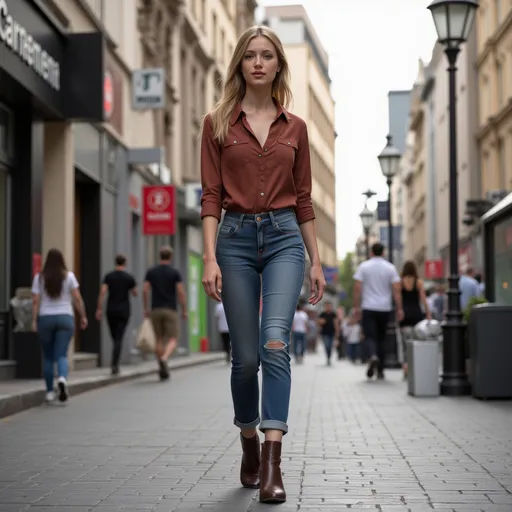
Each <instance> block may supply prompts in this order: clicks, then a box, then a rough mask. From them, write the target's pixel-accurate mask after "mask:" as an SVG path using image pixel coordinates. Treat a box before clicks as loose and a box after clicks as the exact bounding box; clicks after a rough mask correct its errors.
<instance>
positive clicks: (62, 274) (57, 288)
mask: <svg viewBox="0 0 512 512" xmlns="http://www.w3.org/2000/svg"><path fill="white" fill-rule="evenodd" d="M67 272H68V269H67V267H66V263H65V261H64V256H63V255H62V253H61V252H60V251H59V250H58V249H50V250H49V251H48V254H47V255H46V261H45V262H44V266H43V270H42V271H41V274H40V275H39V278H40V279H41V278H42V279H43V280H44V289H45V291H46V294H47V295H48V297H51V298H52V299H56V298H58V297H60V294H61V292H62V283H63V282H64V279H66V275H67Z"/></svg>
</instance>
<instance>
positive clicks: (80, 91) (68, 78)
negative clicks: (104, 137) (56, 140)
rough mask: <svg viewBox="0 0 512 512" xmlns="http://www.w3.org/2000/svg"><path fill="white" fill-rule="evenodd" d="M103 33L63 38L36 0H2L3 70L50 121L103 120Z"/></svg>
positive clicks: (0, 59) (0, 60)
mask: <svg viewBox="0 0 512 512" xmlns="http://www.w3.org/2000/svg"><path fill="white" fill-rule="evenodd" d="M103 47H104V38H103V36H102V34H101V33H99V32H93V33H87V34H62V33H60V32H59V31H58V30H57V29H56V28H55V27H54V26H53V25H52V24H51V23H50V22H49V20H48V19H47V18H46V16H45V15H44V13H43V12H41V11H40V10H39V9H38V7H37V5H36V4H35V3H34V2H31V1H30V0H0V68H1V69H3V70H5V71H6V72H7V74H8V75H10V76H11V77H12V78H13V79H14V80H16V82H18V83H19V84H21V85H22V86H23V87H24V88H25V89H27V90H28V91H29V92H30V93H31V94H32V95H33V96H34V97H36V98H37V99H38V100H39V102H40V103H42V104H43V105H44V106H45V107H47V109H49V110H50V113H49V115H50V117H55V118H65V119H73V120H87V121H103V75H104V64H103V55H104V52H103Z"/></svg>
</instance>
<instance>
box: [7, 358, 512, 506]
mask: <svg viewBox="0 0 512 512" xmlns="http://www.w3.org/2000/svg"><path fill="white" fill-rule="evenodd" d="M292 379H293V385H292V400H291V404H290V415H289V421H288V423H289V428H290V431H289V433H288V434H287V435H286V436H285V438H284V451H283V460H282V466H281V467H282V470H283V473H284V483H285V486H286V490H287V493H288V500H287V502H286V503H285V504H283V505H279V506H277V507H275V510H276V511H278V512H343V511H347V512H349V511H350V512H367V511H369V510H373V511H375V512H432V511H441V512H448V511H450V512H511V511H512V402H510V401H508V402H504V401H502V402H493V401H489V402H483V401H478V400H474V399H473V398H471V397H464V398H445V397H438V398H425V399H423V398H413V397H410V396H408V395H407V393H406V384H405V383H404V382H403V381H402V379H401V372H400V371H399V370H398V371H388V372H387V374H386V380H385V381H383V382H377V381H371V382H369V381H368V380H367V379H366V377H365V371H364V367H362V366H352V365H350V364H349V363H346V362H341V363H338V362H336V363H334V364H333V366H332V367H326V366H325V360H324V358H323V356H322V354H321V353H320V354H319V355H317V356H310V355H308V356H307V357H306V361H305V364H304V365H299V366H297V365H294V366H293V373H292ZM0 439H1V442H0V511H2V512H48V511H50V510H51V511H52V512H122V511H124V512H150V511H151V512H200V511H201V510H208V511H209V512H260V511H263V512H265V511H269V510H273V508H272V506H269V505H262V504H260V503H259V502H258V491H255V490H251V489H242V488H241V487H240V480H239V473H240V440H239V434H238V430H237V429H236V428H235V427H234V426H233V406H232V400H231V395H230V372H229V368H228V366H227V365H226V364H225V363H224V362H219V363H215V364H209V365H206V366H204V367H203V368H201V370H200V371H198V370H196V369H190V370H183V371H180V372H176V373H175V375H174V376H173V379H172V380H171V381H170V382H168V383H165V382H164V383H160V382H158V381H157V379H156V378H155V377H154V376H149V377H145V378H142V379H137V380H132V381H127V382H125V383H123V384H121V385H118V386H110V387H107V388H103V389H99V390H98V391H96V392H92V393H84V394H82V395H79V396H77V397H71V400H70V401H69V402H67V403H66V405H65V406H64V407H62V406H60V405H58V404H55V405H52V406H48V407H37V408H33V409H31V410H28V411H26V412H24V413H22V414H17V415H15V416H12V417H10V418H5V419H4V420H0ZM260 439H263V435H262V434H261V433H260Z"/></svg>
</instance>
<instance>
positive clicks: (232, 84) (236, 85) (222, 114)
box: [205, 26, 293, 142]
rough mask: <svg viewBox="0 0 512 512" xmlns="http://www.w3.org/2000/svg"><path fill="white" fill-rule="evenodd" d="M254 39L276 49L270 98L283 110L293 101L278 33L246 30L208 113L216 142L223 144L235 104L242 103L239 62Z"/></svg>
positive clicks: (256, 28) (243, 87)
mask: <svg viewBox="0 0 512 512" xmlns="http://www.w3.org/2000/svg"><path fill="white" fill-rule="evenodd" d="M255 37H266V38H267V39H268V40H269V41H270V42H271V43H272V44H273V45H274V47H275V49H276V52H277V60H278V62H279V67H280V71H279V72H278V73H277V75H276V77H275V79H274V82H273V84H272V97H273V98H275V99H276V100H277V101H278V102H279V103H280V104H281V105H282V106H283V107H284V108H286V109H287V108H288V107H289V106H290V104H291V102H292V99H293V96H292V90H291V87H290V67H289V66H288V60H287V59H286V54H285V53H284V48H283V43H282V42H281V40H280V39H279V37H278V36H277V34H276V33H275V32H274V31H273V30H272V29H270V28H268V27H265V26H254V27H251V28H248V29H247V30H246V31H245V32H244V33H243V34H242V35H241V36H240V39H239V40H238V43H237V45H236V48H235V51H234V52H233V56H232V57H231V62H230V63H229V66H228V71H227V74H226V80H225V82H224V87H223V91H222V97H221V99H220V100H219V102H218V103H217V105H215V107H214V108H213V110H212V112H211V113H210V116H211V120H212V125H213V135H214V137H215V139H217V140H218V141H219V142H223V141H224V139H225V138H226V135H227V133H228V127H229V120H230V118H231V114H232V113H233V110H234V109H235V107H236V105H237V104H238V103H239V102H240V101H242V98H243V97H244V95H245V89H246V85H245V79H244V76H243V74H242V60H243V58H244V55H245V52H246V50H247V47H248V46H249V43H250V42H251V40H252V39H254V38H255ZM205 117H206V116H205Z"/></svg>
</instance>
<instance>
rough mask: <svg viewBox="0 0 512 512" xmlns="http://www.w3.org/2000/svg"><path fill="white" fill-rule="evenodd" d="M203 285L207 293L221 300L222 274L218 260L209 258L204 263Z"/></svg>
mask: <svg viewBox="0 0 512 512" xmlns="http://www.w3.org/2000/svg"><path fill="white" fill-rule="evenodd" d="M203 287H204V291H205V292H206V295H208V297H211V298H212V299H215V300H216V301H218V302H220V301H221V298H220V294H221V292H222V274H221V272H220V267H219V265H218V264H217V260H208V261H206V262H205V264H204V271H203Z"/></svg>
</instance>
